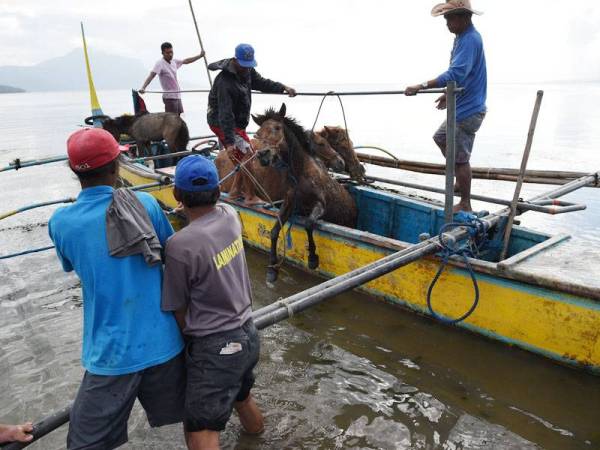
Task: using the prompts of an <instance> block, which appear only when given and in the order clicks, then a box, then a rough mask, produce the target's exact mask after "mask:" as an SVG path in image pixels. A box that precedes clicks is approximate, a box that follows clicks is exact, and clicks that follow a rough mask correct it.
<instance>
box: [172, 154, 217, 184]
mask: <svg viewBox="0 0 600 450" xmlns="http://www.w3.org/2000/svg"><path fill="white" fill-rule="evenodd" d="M218 186H219V175H218V173H217V168H216V167H215V163H213V162H212V161H211V160H210V159H208V158H205V157H204V156H200V155H190V156H186V157H185V158H183V159H182V160H181V161H179V162H178V163H177V168H176V169H175V187H177V188H178V189H181V190H182V191H188V192H206V191H212V190H213V189H215V188H217V187H218Z"/></svg>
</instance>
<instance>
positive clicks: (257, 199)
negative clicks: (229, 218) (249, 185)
mask: <svg viewBox="0 0 600 450" xmlns="http://www.w3.org/2000/svg"><path fill="white" fill-rule="evenodd" d="M265 203H269V202H267V201H265V200H263V199H262V198H260V197H257V196H254V197H251V198H247V199H246V200H244V204H246V205H264V204H265Z"/></svg>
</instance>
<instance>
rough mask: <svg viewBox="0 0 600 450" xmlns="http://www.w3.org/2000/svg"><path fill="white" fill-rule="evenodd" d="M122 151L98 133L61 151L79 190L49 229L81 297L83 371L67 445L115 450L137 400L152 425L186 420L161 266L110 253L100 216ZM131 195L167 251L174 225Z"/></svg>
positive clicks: (104, 218)
mask: <svg viewBox="0 0 600 450" xmlns="http://www.w3.org/2000/svg"><path fill="white" fill-rule="evenodd" d="M122 150H123V148H121V147H120V146H119V144H118V143H117V142H116V141H115V139H114V138H113V137H112V136H111V134H110V133H108V132H107V131H105V130H102V129H99V128H88V129H83V130H79V131H77V132H75V133H73V134H72V135H71V136H70V137H69V140H68V141H67V153H68V155H69V165H70V167H71V170H73V172H75V174H76V175H77V177H78V178H79V182H80V183H81V188H82V190H81V192H80V193H79V196H78V197H77V201H76V202H75V203H73V204H72V205H70V206H67V207H63V208H59V209H58V210H56V212H55V213H54V214H53V215H52V217H51V219H50V222H49V224H48V231H49V233H50V237H51V238H52V241H53V242H54V245H55V246H56V253H57V254H58V258H59V260H60V262H61V263H62V266H63V269H64V270H65V271H67V272H70V271H72V270H75V272H76V273H77V275H78V276H79V278H80V279H81V289H82V293H83V348H82V356H81V361H82V365H83V366H84V368H85V369H86V371H85V375H84V377H83V381H82V383H81V386H80V388H79V392H78V394H77V397H76V399H75V403H74V404H73V407H72V409H71V420H70V425H69V433H68V436H67V448H69V449H83V448H86V449H87V448H102V449H112V448H116V447H118V446H120V445H122V444H123V443H125V442H127V419H128V418H129V414H130V412H131V408H132V407H133V403H134V402H135V399H136V398H137V399H139V400H140V403H141V404H142V406H143V407H144V409H145V411H146V415H147V417H148V421H149V423H150V425H151V426H153V427H156V426H161V425H166V424H172V423H176V422H180V421H181V420H182V415H183V404H184V403H183V402H184V389H185V368H184V360H183V356H182V349H183V340H182V338H181V335H180V333H179V330H178V327H177V323H176V320H175V317H174V315H173V313H170V312H163V311H161V309H160V301H161V283H162V265H161V264H160V263H158V264H157V263H153V264H151V263H149V262H148V261H147V260H146V259H145V258H144V256H143V255H142V254H139V253H138V254H130V255H128V256H122V257H116V256H111V251H110V249H109V248H110V243H111V242H110V241H111V239H110V235H109V234H107V230H108V228H109V225H110V220H108V219H109V217H108V214H107V211H109V209H110V208H113V207H114V204H115V203H116V199H117V198H118V196H117V195H113V194H114V193H115V192H116V191H115V190H114V189H113V186H114V185H115V183H116V181H117V179H118V169H119V160H118V157H119V154H120V152H121V151H122ZM132 196H133V197H134V198H133V200H134V202H133V203H136V204H137V205H139V206H138V207H137V208H138V209H137V210H136V211H137V212H138V213H140V214H141V215H138V216H136V217H143V219H144V220H146V219H147V220H148V224H149V225H148V227H150V228H152V227H153V231H154V232H155V233H154V234H155V236H154V235H153V236H152V238H153V239H156V240H157V241H159V242H160V244H161V245H162V246H163V247H164V245H165V243H166V240H167V238H168V237H169V236H171V234H173V229H172V227H171V225H170V224H169V221H168V220H167V218H166V216H165V214H164V213H163V211H162V210H161V208H160V206H159V204H158V202H157V201H156V200H155V199H154V198H153V197H152V196H151V195H149V194H147V193H136V194H135V195H132ZM136 199H137V200H136ZM139 210H141V211H139ZM108 231H110V230H108ZM157 262H160V258H158V261H157Z"/></svg>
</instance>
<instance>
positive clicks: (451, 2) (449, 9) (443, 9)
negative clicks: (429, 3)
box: [431, 0, 483, 17]
mask: <svg viewBox="0 0 600 450" xmlns="http://www.w3.org/2000/svg"><path fill="white" fill-rule="evenodd" d="M460 11H469V12H472V13H473V14H477V15H478V16H480V15H482V14H483V13H482V12H481V11H476V10H474V9H473V8H471V0H446V3H440V4H438V5H435V6H434V7H433V9H432V10H431V15H432V16H433V17H437V16H443V15H444V14H449V13H453V12H460Z"/></svg>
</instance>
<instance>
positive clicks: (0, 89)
mask: <svg viewBox="0 0 600 450" xmlns="http://www.w3.org/2000/svg"><path fill="white" fill-rule="evenodd" d="M17 92H25V89H21V88H17V87H13V86H4V85H2V84H0V94H14V93H17Z"/></svg>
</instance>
